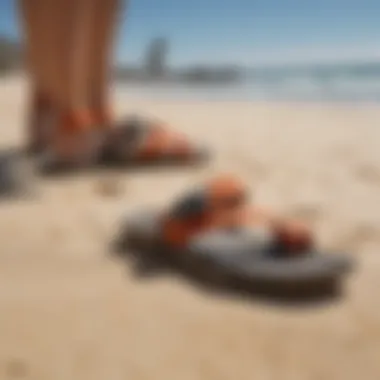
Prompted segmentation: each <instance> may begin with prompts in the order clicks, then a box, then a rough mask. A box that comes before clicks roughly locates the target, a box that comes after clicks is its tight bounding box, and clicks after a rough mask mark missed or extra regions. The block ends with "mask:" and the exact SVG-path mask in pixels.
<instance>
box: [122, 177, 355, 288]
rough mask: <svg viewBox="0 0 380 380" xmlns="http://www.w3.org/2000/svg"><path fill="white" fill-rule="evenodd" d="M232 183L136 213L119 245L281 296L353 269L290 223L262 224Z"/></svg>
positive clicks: (329, 283)
mask: <svg viewBox="0 0 380 380" xmlns="http://www.w3.org/2000/svg"><path fill="white" fill-rule="evenodd" d="M217 182H218V181H217ZM222 182H223V181H219V185H220V184H221V183H222ZM226 182H228V181H224V185H222V186H219V190H223V187H224V190H223V191H220V192H219V195H218V194H217V193H216V192H213V191H210V188H211V187H212V186H210V185H209V186H208V187H207V186H206V187H204V188H201V189H198V190H196V191H193V192H191V193H189V194H186V195H185V196H184V197H182V198H180V199H179V201H178V202H176V203H175V204H174V206H172V207H170V208H169V209H168V210H166V211H152V210H148V211H141V212H139V213H137V214H136V215H133V216H131V217H130V218H128V219H127V221H126V223H125V224H124V225H123V227H122V229H121V233H120V235H119V240H118V242H119V244H120V248H122V249H124V250H127V249H132V250H136V251H144V252H147V251H150V252H153V251H156V252H157V254H159V255H164V256H165V257H169V258H170V259H171V260H174V261H175V262H176V263H177V264H179V265H180V266H181V267H182V268H184V269H185V270H187V271H189V272H190V273H192V274H193V275H195V276H201V277H202V278H204V279H213V280H214V281H215V280H216V281H218V282H222V283H223V284H239V285H241V286H243V287H244V288H248V289H253V290H255V289H257V290H259V289H260V290H263V289H264V290H265V291H269V292H274V293H276V294H277V295H288V294H293V295H301V294H303V295H305V294H306V295H308V294H310V295H311V294H312V293H313V292H315V291H316V292H318V291H323V290H326V288H328V289H336V288H337V287H339V286H340V284H341V282H342V280H343V278H344V277H345V276H346V275H347V274H348V273H349V272H350V271H351V270H352V268H353V263H352V261H351V260H350V259H349V257H348V256H347V255H338V254H330V253H328V252H321V251H320V250H319V249H318V248H317V247H316V246H315V244H314V243H313V239H312V237H311V236H308V235H307V234H306V235H305V234H298V235H297V234H296V235H294V236H293V238H292V239H289V236H287V238H284V231H286V229H283V230H282V232H281V233H279V231H278V227H275V226H273V227H271V228H269V229H268V228H260V223H256V222H255V221H254V220H251V221H250V220H249V219H250V216H249V215H250V212H247V211H249V207H248V206H247V204H246V192H245V191H244V190H243V189H242V188H240V189H239V186H236V182H235V185H234V184H233V181H231V186H230V187H229V188H228V186H227V187H226V186H225V184H226ZM214 184H215V182H214ZM216 187H218V186H216ZM223 214H224V217H221V215H223ZM236 215H238V218H236ZM242 215H245V216H248V218H246V219H245V220H243V219H244V218H242ZM250 222H253V223H250ZM297 236H298V238H297ZM305 237H306V238H305ZM297 239H298V241H297Z"/></svg>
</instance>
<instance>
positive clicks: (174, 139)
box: [39, 118, 209, 172]
mask: <svg viewBox="0 0 380 380" xmlns="http://www.w3.org/2000/svg"><path fill="white" fill-rule="evenodd" d="M89 138H90V139H91V138H92V141H90V142H89V145H90V149H89V150H88V151H85V152H84V154H83V156H82V159H79V160H78V159H75V160H63V159H62V157H59V156H58V155H57V154H55V153H54V152H45V154H43V155H41V156H40V158H39V166H40V168H41V169H42V170H43V171H45V172H55V171H65V170H72V169H78V168H88V167H94V166H95V167H98V166H129V165H160V164H173V165H174V164H178V165H192V164H198V163H202V162H204V161H205V160H207V158H208V157H209V152H208V150H207V149H206V148H204V147H202V146H200V145H197V144H195V143H191V142H190V141H189V140H188V139H187V138H186V137H185V136H181V135H180V134H178V133H174V132H171V131H170V130H169V129H167V128H166V127H163V126H161V125H160V124H159V123H158V122H155V121H152V120H147V119H143V118H130V119H127V120H125V121H123V122H121V123H119V125H116V126H114V127H112V128H108V129H103V130H102V131H100V132H99V131H96V132H94V134H93V135H91V136H90V137H89Z"/></svg>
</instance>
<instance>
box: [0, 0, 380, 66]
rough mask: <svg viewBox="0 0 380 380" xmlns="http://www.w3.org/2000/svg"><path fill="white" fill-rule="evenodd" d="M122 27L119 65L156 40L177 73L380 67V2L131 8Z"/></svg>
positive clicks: (1, 12) (5, 6)
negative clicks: (332, 64) (220, 67)
mask: <svg viewBox="0 0 380 380" xmlns="http://www.w3.org/2000/svg"><path fill="white" fill-rule="evenodd" d="M30 1H32V0H30ZM14 3H16V1H15V0H0V32H6V33H9V34H11V35H14V34H16V33H17V17H16V14H15V13H16V12H15V9H14V8H15V5H14ZM120 19H121V27H120V28H119V37H118V44H117V50H116V56H117V60H118V61H122V62H125V61H127V62H137V61H138V60H139V59H141V57H142V54H143V52H144V48H145V46H146V44H147V42H148V41H149V40H150V39H151V38H152V37H154V36H166V37H168V38H169V39H170V41H171V54H170V61H171V63H172V64H173V65H178V64H189V63H195V62H201V63H214V62H217V63H241V64H247V65H251V64H261V63H267V62H268V63H283V62H308V61H336V60H338V61H340V60H346V59H350V60H356V59H358V60H366V59H379V60H380V1H379V0H188V1H185V0H131V1H130V4H129V5H128V6H127V7H125V9H124V10H123V12H122V13H121V15H120Z"/></svg>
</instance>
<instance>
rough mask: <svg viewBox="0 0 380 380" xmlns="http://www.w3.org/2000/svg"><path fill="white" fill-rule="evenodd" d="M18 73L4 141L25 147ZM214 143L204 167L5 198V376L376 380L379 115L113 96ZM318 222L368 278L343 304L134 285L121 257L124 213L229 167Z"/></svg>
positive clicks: (90, 179) (268, 198)
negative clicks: (117, 238)
mask: <svg viewBox="0 0 380 380" xmlns="http://www.w3.org/2000/svg"><path fill="white" fill-rule="evenodd" d="M26 94H27V91H26V84H25V81H24V80H23V79H22V78H10V79H6V80H2V81H1V82H0V146H1V147H6V146H9V145H20V144H21V143H22V135H23V120H24V119H23V118H24V116H25V115H24V111H25V101H26ZM114 104H115V109H116V112H117V114H118V115H120V116H122V115H124V114H126V113H134V112H136V113H143V114H146V115H153V116H156V117H159V118H162V119H164V120H167V121H168V123H169V124H171V125H173V126H174V127H175V128H176V129H178V130H181V131H184V132H186V133H187V134H188V135H190V136H191V137H193V138H194V139H197V140H201V141H204V142H205V143H206V144H208V145H209V146H210V147H211V148H212V149H213V151H214V152H215V157H214V160H213V161H212V162H211V163H210V164H209V165H208V166H206V167H203V168H199V169H186V170H185V169H170V170H169V169H168V170H164V171H152V172H149V171H148V172H147V171H135V172H127V171H125V172H124V173H98V174H91V175H86V176H82V177H78V178H65V179H60V180H47V179H42V178H37V180H36V183H35V188H34V192H32V193H31V194H30V195H29V197H28V198H26V199H23V200H20V201H14V202H3V203H0V237H1V241H0V247H1V249H0V379H13V378H18V379H21V378H22V379H35V380H61V379H62V380H69V379H72V380H74V379H78V380H106V379H110V380H119V379H120V380H140V379H141V380H148V379H152V380H153V379H155V380H158V379H160V380H161V379H162V380H171V379H173V380H201V379H204V380H227V379H228V380H235V379H241V380H243V379H249V380H251V379H252V380H274V379H281V380H332V379H334V380H357V379H365V380H378V379H379V378H380V360H379V357H380V355H379V347H380V303H379V302H378V298H377V297H378V291H379V289H380V256H379V249H380V150H379V144H380V128H379V120H380V107H378V106H377V107H376V106H371V105H360V106H359V105H356V106H353V105H344V104H324V105H322V104H296V103H293V104H285V103H281V104H280V103H277V104H275V103H272V104H271V103H260V102H257V103H250V102H246V103H243V102H236V103H234V102H198V103H197V102H190V101H179V100H173V101H168V100H165V101H158V100H155V101H150V100H149V99H143V100H138V99H135V98H133V99H132V98H131V99H115V101H114ZM224 171H227V172H235V173H237V174H238V175H241V176H243V177H244V178H245V179H246V180H247V182H248V184H249V186H250V187H251V189H252V191H253V193H254V197H255V199H256V200H257V202H258V203H260V204H262V205H264V206H268V207H270V208H273V209H275V210H278V211H279V212H283V213H286V214H297V215H300V216H302V217H304V218H306V219H308V220H309V221H310V223H312V224H313V226H314V227H315V230H316V234H317V236H318V238H319V240H320V242H321V245H323V246H324V247H327V248H329V249H336V250H339V251H343V252H346V253H347V254H348V255H354V256H355V258H356V259H357V260H358V270H357V271H356V273H355V274H354V275H353V276H351V277H350V278H349V281H348V282H347V284H346V292H345V293H346V294H345V296H344V297H343V298H342V299H341V300H340V301H339V302H336V303H329V304H326V305H312V306H309V307H302V308H301V307H286V306H279V305H276V304H268V303H265V302H262V301H258V300H256V301H255V300H254V299H252V300H249V299H238V298H234V297H223V296H221V295H215V294H210V293H207V292H203V291H201V290H200V289H198V288H197V287H194V286H193V285H192V284H190V283H188V282H185V281H183V280H182V279H180V278H177V277H175V276H173V275H162V276H157V277H152V278H139V277H138V276H136V274H135V273H134V271H133V267H132V266H130V265H127V264H126V263H125V262H122V261H121V260H116V259H113V258H112V256H111V249H110V243H111V241H112V238H113V236H114V234H115V232H116V230H117V227H118V226H119V224H120V221H121V220H122V218H123V215H127V213H128V212H129V211H131V210H134V209H138V208H139V207H141V206H144V207H145V206H150V205H154V206H159V205H163V204H166V202H169V201H170V200H171V199H172V197H173V196H174V195H176V194H178V193H179V192H181V191H182V190H184V189H186V188H187V187H188V186H189V185H192V184H194V183H197V182H198V181H201V180H202V179H205V178H207V177H209V176H211V175H212V174H214V173H218V172H224Z"/></svg>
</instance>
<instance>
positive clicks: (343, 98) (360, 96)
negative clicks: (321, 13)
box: [116, 62, 380, 103]
mask: <svg viewBox="0 0 380 380" xmlns="http://www.w3.org/2000/svg"><path fill="white" fill-rule="evenodd" d="M116 93H117V95H119V96H123V95H128V96H132V97H149V98H154V99H178V100H181V99H183V100H206V101H213V100H215V101H217V100H231V101H297V102H298V101H300V102H302V101H305V102H358V103H362V102H365V103H368V102H369V103H378V102H380V62H379V63H372V62H369V63H360V64H351V63H350V64H339V65H319V66H316V65H309V66H299V67H295V66H293V67H291V66H289V67H271V68H270V67H265V68H259V69H250V70H245V71H244V73H243V74H242V80H241V81H239V82H238V83H232V84H218V85H206V84H193V85H189V84H186V85H183V84H179V83H173V84H138V85H137V84H132V83H120V82H119V83H116Z"/></svg>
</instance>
